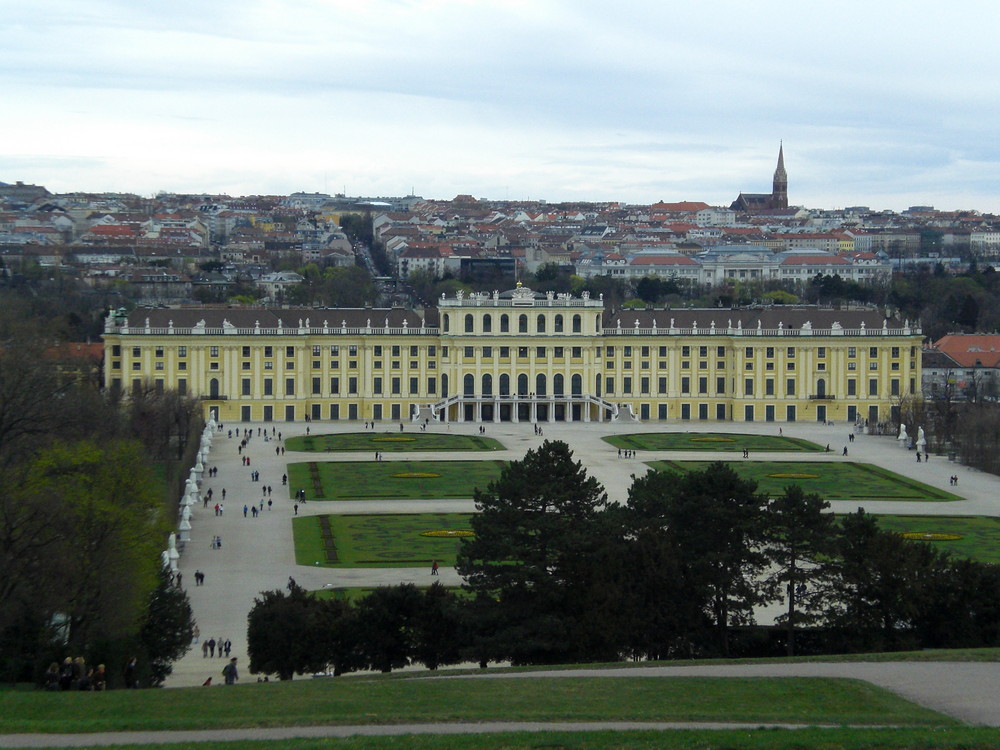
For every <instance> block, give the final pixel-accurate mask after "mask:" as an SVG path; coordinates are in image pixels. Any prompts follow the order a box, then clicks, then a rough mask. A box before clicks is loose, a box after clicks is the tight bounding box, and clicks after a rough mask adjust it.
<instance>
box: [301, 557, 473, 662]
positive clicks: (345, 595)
mask: <svg viewBox="0 0 1000 750" xmlns="http://www.w3.org/2000/svg"><path fill="white" fill-rule="evenodd" d="M427 572H428V577H427V580H428V582H433V581H436V580H437V578H431V577H430V575H429V574H430V570H428V571H427ZM430 587H431V584H430V583H428V585H426V586H417V590H418V591H426V590H427V589H429V588H430ZM445 588H447V589H448V591H450V592H452V593H453V594H454V595H455V596H457V597H458V598H460V599H471V598H472V597H473V596H474V594H473V593H472V592H471V591H467V590H466V589H463V588H460V587H459V588H455V587H451V586H446V587H445ZM374 590H375V587H372V586H369V587H360V586H348V587H335V586H334V587H330V588H325V589H319V590H317V591H313V592H312V594H313V596H315V597H316V598H317V599H342V600H344V601H348V602H352V603H355V604H356V603H357V602H358V600H360V599H364V598H365V597H366V596H368V595H369V594H370V593H372V592H373V591H374ZM477 673H478V672H477ZM470 674H471V672H470Z"/></svg>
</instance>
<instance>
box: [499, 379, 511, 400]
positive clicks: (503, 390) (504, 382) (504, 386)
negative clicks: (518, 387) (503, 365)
mask: <svg viewBox="0 0 1000 750" xmlns="http://www.w3.org/2000/svg"><path fill="white" fill-rule="evenodd" d="M500 395H501V396H509V395H510V375H508V374H507V373H504V374H503V375H501V376H500Z"/></svg>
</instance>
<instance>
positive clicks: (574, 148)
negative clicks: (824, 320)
mask: <svg viewBox="0 0 1000 750" xmlns="http://www.w3.org/2000/svg"><path fill="white" fill-rule="evenodd" d="M0 18H2V21H0V91H2V92H3V98H2V102H3V103H2V105H0V181H4V182H13V181H15V180H23V181H25V182H33V183H39V184H43V185H45V186H46V187H48V188H49V189H50V190H54V191H71V190H93V191H98V190H101V191H103V190H108V191H128V192H135V193H139V194H143V195H151V194H153V193H155V192H157V191H159V190H167V191H177V192H210V193H229V194H233V195H237V194H252V193H289V192H293V191H297V190H304V191H321V192H330V193H333V192H344V191H346V192H347V193H348V194H352V195H359V194H360V195H404V194H407V193H410V192H411V190H412V191H413V192H415V193H416V194H418V195H422V196H425V197H428V198H451V197H453V196H454V195H456V194H459V193H470V194H473V195H475V196H477V197H482V198H494V199H504V198H510V199H537V198H544V199H546V200H549V201H560V200H574V199H581V200H621V201H627V202H634V203H650V202H654V201H657V200H668V201H677V200H704V201H707V202H709V203H713V204H728V203H730V202H731V201H732V200H733V199H734V198H735V197H736V195H737V194H738V193H739V192H740V191H741V190H743V191H746V192H768V191H770V185H771V176H772V173H773V171H774V165H775V158H776V156H777V151H778V144H779V142H781V141H783V142H784V147H785V163H786V167H787V170H788V176H789V199H790V201H791V202H792V203H794V204H798V205H805V206H810V207H825V208H835V207H842V206H848V205H868V206H871V207H872V208H891V209H897V210H898V209H903V208H906V207H907V206H910V205H915V204H920V205H925V204H926V205H933V206H936V207H937V208H942V209H954V208H975V209H979V210H982V211H993V212H1000V137H998V136H997V133H996V130H997V123H1000V111H998V110H1000V84H998V74H1000V42H998V40H997V37H996V35H997V31H998V29H1000V3H998V2H996V0H981V1H977V0H952V2H950V3H947V4H946V3H931V2H908V3H902V2H897V0H879V1H877V2H872V0H865V2H860V1H856V0H841V2H837V3H832V2H802V1H801V0H800V1H798V2H784V1H778V0H758V2H752V3H748V2H746V1H745V0H738V1H737V0H733V1H730V0H703V1H702V2H698V3H695V2H654V1H653V0H648V1H645V2H640V1H638V0H618V1H617V2H591V1H590V0H524V1H522V0H491V1H486V0H239V2H236V1H233V0H162V1H161V2H152V1H150V0H0Z"/></svg>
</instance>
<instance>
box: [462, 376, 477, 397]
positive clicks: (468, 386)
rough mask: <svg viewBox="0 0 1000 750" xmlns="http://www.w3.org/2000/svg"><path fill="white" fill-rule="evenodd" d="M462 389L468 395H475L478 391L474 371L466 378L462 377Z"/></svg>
mask: <svg viewBox="0 0 1000 750" xmlns="http://www.w3.org/2000/svg"><path fill="white" fill-rule="evenodd" d="M462 386H463V387H462V391H463V393H464V394H465V395H466V396H473V395H475V393H476V378H475V376H474V375H473V374H472V373H469V374H468V375H466V376H465V377H464V378H462Z"/></svg>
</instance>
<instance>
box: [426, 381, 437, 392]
mask: <svg viewBox="0 0 1000 750" xmlns="http://www.w3.org/2000/svg"><path fill="white" fill-rule="evenodd" d="M435 393H437V378H427V394H428V395H430V396H433V395H434V394H435Z"/></svg>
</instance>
